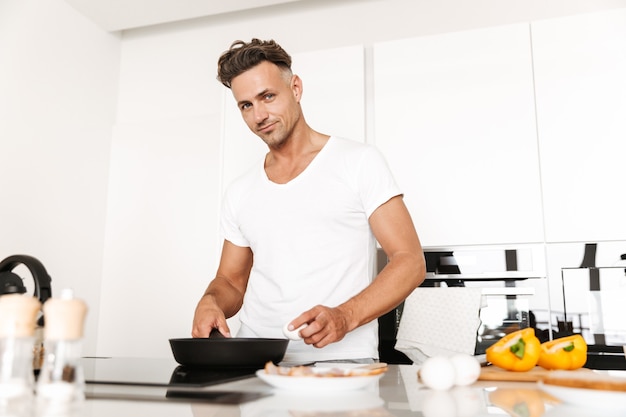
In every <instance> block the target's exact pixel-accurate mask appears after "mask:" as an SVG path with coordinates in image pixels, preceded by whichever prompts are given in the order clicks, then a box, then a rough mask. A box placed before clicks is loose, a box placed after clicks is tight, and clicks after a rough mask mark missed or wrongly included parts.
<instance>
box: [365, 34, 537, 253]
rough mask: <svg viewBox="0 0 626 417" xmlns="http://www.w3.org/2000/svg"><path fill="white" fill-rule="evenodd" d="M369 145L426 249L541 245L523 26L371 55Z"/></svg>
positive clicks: (409, 43) (419, 41)
mask: <svg viewBox="0 0 626 417" xmlns="http://www.w3.org/2000/svg"><path fill="white" fill-rule="evenodd" d="M374 73H375V74H374V80H375V81H374V82H375V102H376V105H375V115H376V116H375V142H376V144H377V146H378V147H379V148H380V149H381V150H382V151H383V152H384V153H385V155H386V157H387V159H388V161H389V164H390V165H391V169H392V170H393V171H394V173H395V175H396V179H397V181H398V183H399V184H400V186H401V188H402V189H403V191H404V193H405V201H406V203H407V206H408V208H409V210H410V212H411V214H412V216H413V220H414V222H415V224H416V227H417V229H418V232H419V234H420V237H421V239H422V243H423V244H424V245H425V246H448V245H467V244H497V243H517V242H538V241H542V240H543V225H542V215H541V192H540V190H541V187H540V181H539V162H538V154H537V137H536V124H535V107H534V96H533V82H532V60H531V50H530V33H529V26H528V25H525V24H520V25H511V26H503V27H497V28H489V29H484V30H474V31H467V32H460V33H452V34H445V35H437V36H430V37H421V38H414V39H407V40H401V41H393V42H387V43H380V44H376V45H375V46H374Z"/></svg>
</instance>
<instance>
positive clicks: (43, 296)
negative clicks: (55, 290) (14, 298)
mask: <svg viewBox="0 0 626 417" xmlns="http://www.w3.org/2000/svg"><path fill="white" fill-rule="evenodd" d="M20 265H24V266H25V267H26V268H28V270H29V271H30V273H31V275H32V278H33V282H34V290H33V296H34V297H35V298H37V299H39V301H40V302H41V303H42V304H43V303H44V302H45V301H46V300H47V299H48V298H50V297H52V289H51V288H50V284H51V281H52V280H51V278H50V275H48V272H47V271H46V268H44V266H43V264H42V263H41V262H40V261H39V260H38V259H36V258H34V257H32V256H29V255H13V256H9V257H8V258H6V259H4V260H3V261H2V262H0V295H3V294H24V293H26V291H27V290H26V286H25V285H24V280H23V279H22V278H21V277H20V276H19V275H17V274H16V273H15V272H13V271H14V270H15V269H16V268H17V267H18V266H20ZM39 321H40V322H39V324H40V325H43V317H41V318H40V319H39Z"/></svg>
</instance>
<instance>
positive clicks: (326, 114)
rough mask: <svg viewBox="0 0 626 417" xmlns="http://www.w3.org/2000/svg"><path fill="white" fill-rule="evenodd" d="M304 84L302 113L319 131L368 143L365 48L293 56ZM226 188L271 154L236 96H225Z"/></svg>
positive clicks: (294, 70) (294, 69) (224, 176)
mask: <svg viewBox="0 0 626 417" xmlns="http://www.w3.org/2000/svg"><path fill="white" fill-rule="evenodd" d="M292 61H293V65H292V69H293V72H294V74H297V75H299V76H300V78H301V79H302V83H303V93H302V102H301V103H302V108H303V112H304V117H305V118H306V120H307V122H308V124H309V125H310V126H311V127H312V128H313V129H315V130H317V131H319V132H321V133H325V134H329V135H337V136H343V137H347V138H350V139H354V140H358V141H361V142H363V141H364V140H365V90H364V86H365V67H364V65H365V64H364V49H363V46H350V47H344V48H335V49H328V50H320V51H313V52H303V53H299V54H293V55H292ZM222 137H223V149H224V151H223V178H222V184H223V187H227V186H228V184H230V183H231V182H232V180H234V179H235V178H237V177H238V176H239V175H241V174H243V173H244V172H246V171H247V170H248V169H249V168H250V167H251V166H252V164H253V163H254V162H255V161H256V160H259V159H260V158H262V157H263V155H265V153H267V146H266V145H265V144H264V143H263V141H262V140H261V139H260V138H259V137H258V136H256V135H255V134H254V133H252V132H251V131H250V130H249V129H248V127H247V126H246V124H245V123H244V121H243V119H242V117H241V114H240V112H239V109H238V108H237V105H236V103H235V101H234V99H233V97H232V94H231V92H230V90H227V91H226V92H225V100H224V130H223V136H222Z"/></svg>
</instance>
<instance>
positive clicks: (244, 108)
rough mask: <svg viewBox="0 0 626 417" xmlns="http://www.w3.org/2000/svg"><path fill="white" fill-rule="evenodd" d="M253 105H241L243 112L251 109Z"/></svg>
mask: <svg viewBox="0 0 626 417" xmlns="http://www.w3.org/2000/svg"><path fill="white" fill-rule="evenodd" d="M251 106H252V105H251V104H250V103H244V104H242V105H241V110H246V109H249V108H250V107H251Z"/></svg>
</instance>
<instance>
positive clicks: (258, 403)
mask: <svg viewBox="0 0 626 417" xmlns="http://www.w3.org/2000/svg"><path fill="white" fill-rule="evenodd" d="M417 369H418V367H417V366H413V365H390V366H389V370H388V371H387V372H386V373H385V375H384V376H383V377H382V378H381V379H380V380H379V381H376V382H374V383H373V384H372V385H371V386H368V387H366V388H364V389H360V390H350V391H335V392H322V393H311V392H301V391H298V390H289V391H287V390H276V389H274V388H273V387H271V386H269V385H268V384H266V383H265V382H263V381H261V380H260V379H259V378H257V377H251V378H247V379H243V380H239V381H234V382H230V383H225V384H219V385H213V386H209V387H205V388H202V390H203V391H207V392H224V391H234V392H244V393H263V394H269V395H266V396H263V397H261V398H258V399H255V400H251V401H247V402H244V403H241V404H236V405H229V404H216V403H212V402H206V401H193V400H182V399H181V400H173V399H168V398H165V395H164V393H165V392H166V390H167V389H166V388H164V387H128V386H107V390H108V391H107V392H109V393H110V394H111V399H94V398H87V400H86V401H85V402H84V403H83V404H81V405H80V409H79V410H78V412H77V413H76V414H75V415H77V416H81V417H124V416H151V417H159V416H163V417H165V416H168V417H169V416H176V417H188V416H189V417H280V416H284V417H331V416H333V417H355V416H358V417H363V416H366V417H370V416H371V417H390V416H394V417H404V416H411V417H420V416H422V417H486V416H508V415H511V416H518V415H519V416H522V415H524V416H527V417H540V416H549V417H582V416H585V417H590V416H596V415H597V416H602V417H606V416H612V415H615V416H624V415H626V410H622V411H621V412H618V411H616V410H611V409H599V408H598V404H597V403H591V404H589V407H588V408H585V407H582V408H581V407H579V406H577V407H574V406H570V405H566V404H564V403H561V402H560V401H558V400H556V399H555V398H552V397H550V396H549V395H547V394H546V393H544V392H543V391H542V390H541V389H540V387H539V386H538V384H537V383H534V382H491V381H478V382H476V383H475V384H473V385H470V386H467V387H455V388H452V389H451V390H448V391H433V390H430V389H427V388H425V387H424V386H423V385H422V384H421V383H419V382H418V380H417ZM90 385H91V387H90ZM93 388H94V384H88V390H89V389H93ZM96 391H97V390H96ZM131 391H132V395H133V397H134V399H132V400H128V399H119V398H122V397H124V396H125V395H128V394H129V393H131ZM116 392H117V393H118V394H119V395H116V394H115V393H116ZM159 393H161V394H159ZM142 394H145V396H144V398H145V399H140V398H141V397H142ZM620 394H621V395H623V396H624V399H625V400H626V393H620ZM88 397H92V395H90V394H89V393H88ZM598 398H599V399H598V401H602V398H601V397H598ZM624 404H625V405H626V401H624ZM516 413H517V414H516ZM611 413H615V414H611Z"/></svg>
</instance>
